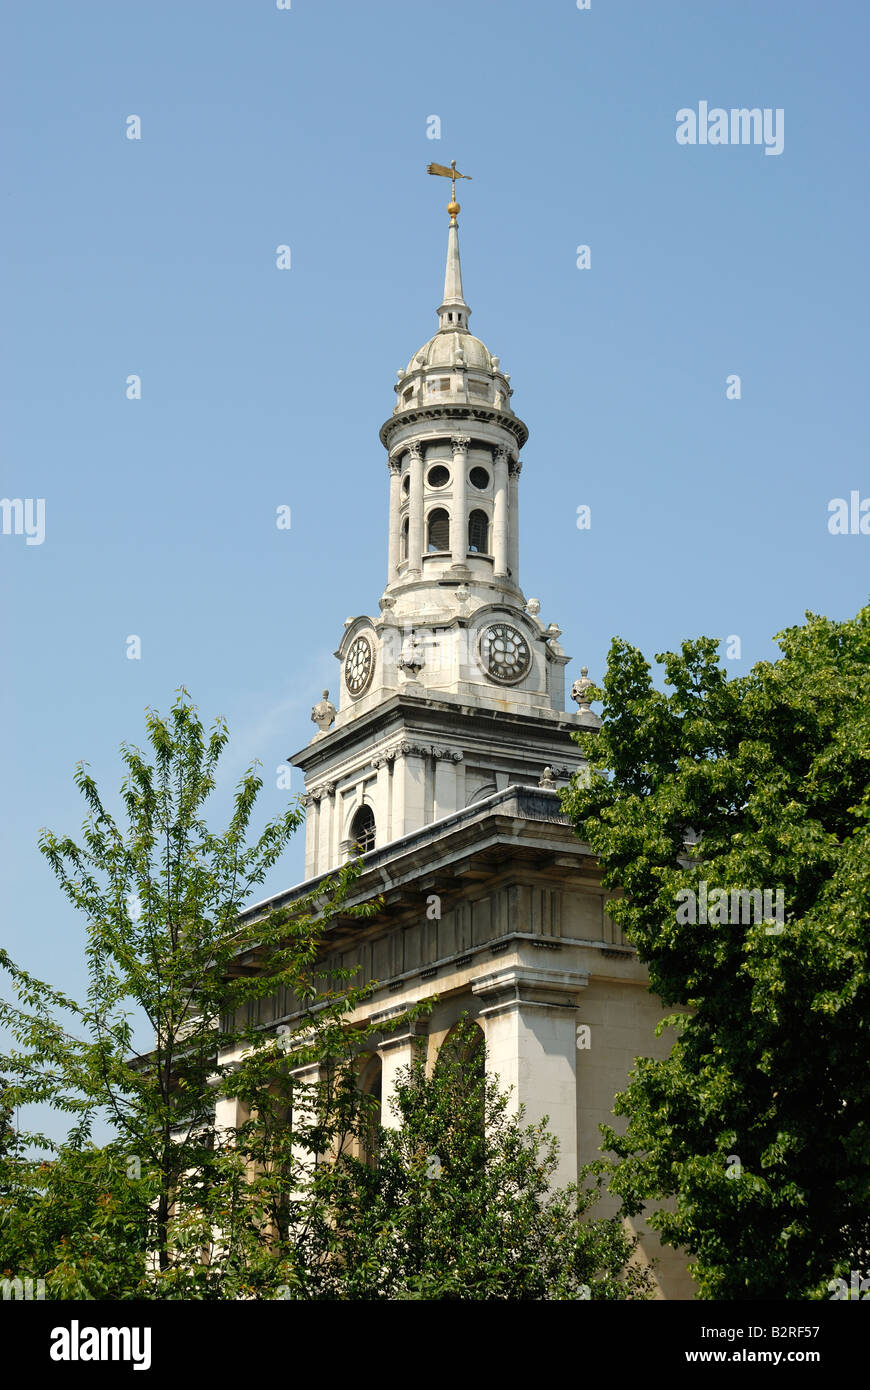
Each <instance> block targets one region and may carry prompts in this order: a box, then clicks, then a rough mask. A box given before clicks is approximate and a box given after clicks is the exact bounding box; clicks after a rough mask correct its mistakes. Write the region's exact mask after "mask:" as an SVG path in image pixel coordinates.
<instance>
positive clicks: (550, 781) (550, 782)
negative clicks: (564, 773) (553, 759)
mask: <svg viewBox="0 0 870 1390" xmlns="http://www.w3.org/2000/svg"><path fill="white" fill-rule="evenodd" d="M555 785H556V783H555V780H554V778H553V769H552V768H551V767H545V768H544V771H543V772H542V773H541V780H540V782H539V783H538V786H539V787H555Z"/></svg>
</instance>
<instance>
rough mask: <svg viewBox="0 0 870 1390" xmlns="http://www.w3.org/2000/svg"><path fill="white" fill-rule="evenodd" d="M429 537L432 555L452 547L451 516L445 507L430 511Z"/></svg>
mask: <svg viewBox="0 0 870 1390" xmlns="http://www.w3.org/2000/svg"><path fill="white" fill-rule="evenodd" d="M427 537H428V548H429V554H430V555H432V554H440V552H441V551H444V550H449V549H450V517H449V515H448V513H447V512H446V511H445V510H444V508H443V507H436V509H435V511H434V512H430V513H429V522H428V526H427Z"/></svg>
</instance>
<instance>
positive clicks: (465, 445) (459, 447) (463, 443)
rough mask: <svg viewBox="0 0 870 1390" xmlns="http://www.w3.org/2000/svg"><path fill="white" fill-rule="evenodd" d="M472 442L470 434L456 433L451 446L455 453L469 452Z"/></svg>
mask: <svg viewBox="0 0 870 1390" xmlns="http://www.w3.org/2000/svg"><path fill="white" fill-rule="evenodd" d="M470 444H471V435H470V434H454V435H453V436H452V438H451V440H450V447H451V449H452V450H453V452H454V454H467V453H468V449H469V446H470Z"/></svg>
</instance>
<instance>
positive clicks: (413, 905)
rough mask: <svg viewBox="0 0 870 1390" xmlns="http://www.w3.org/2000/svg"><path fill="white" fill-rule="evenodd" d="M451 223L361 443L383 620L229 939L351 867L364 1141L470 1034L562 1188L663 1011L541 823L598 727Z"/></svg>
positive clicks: (334, 934) (554, 820) (588, 1156)
mask: <svg viewBox="0 0 870 1390" xmlns="http://www.w3.org/2000/svg"><path fill="white" fill-rule="evenodd" d="M432 171H433V172H437V173H447V174H448V175H449V174H450V173H451V171H450V170H444V169H440V168H438V167H437V166H433V170H432ZM457 177H458V176H457ZM447 210H448V213H449V216H450V223H449V228H448V233H447V269H446V274H445V279H444V295H443V298H442V301H441V304H440V305H439V307H438V327H437V330H436V332H435V333H434V335H433V336H432V337H431V338H430V339H429V340H428V342H426V343H425V344H424V346H423V347H422V348H420V350H419V351H418V352H416V353H415V354H414V355H413V357H412V358H411V360H410V362H409V363H408V365H407V367H406V368H405V369H403V370H402V371H400V372H398V374H397V375H398V381H397V383H396V385H395V388H394V390H395V395H396V402H395V405H394V407H393V410H392V413H391V415H390V417H389V419H388V420H387V421H386V422H385V424H384V425H382V427H381V431H380V438H381V443H382V444H383V446H384V449H385V451H386V464H387V470H388V477H389V510H388V514H387V532H388V545H387V575H386V584H385V587H384V591H383V594H382V596H381V599H380V601H379V604H378V608H379V612H378V614H377V616H369V615H362V616H358V617H353V618H348V620H347V622H346V623H345V629H344V633H343V634H342V637H341V640H340V642H339V645H338V649H337V651H336V653H335V655H336V657H337V659H338V661H339V663H340V677H339V682H338V689H339V697H338V707H337V708H336V705H335V704H333V703H332V701H331V700H330V699H329V695H328V692H326V691H324V695H323V699H322V700H320V701H319V702H318V703H317V704H316V705H315V706H314V709H313V711H312V719H313V720H314V722H315V724H316V725H317V732H316V734H315V735H314V737H313V738H312V740H311V742H310V743H309V744H308V746H307V747H306V748H305V749H303V751H302V752H301V753H298V754H297V755H296V756H295V757H294V758H293V759H292V761H293V763H294V764H295V765H296V766H297V767H299V768H301V769H302V771H303V773H304V775H305V803H306V808H307V809H306V873H305V881H304V882H303V883H301V884H298V885H297V886H296V887H294V888H290V889H288V890H287V891H285V892H282V893H278V894H276V895H274V896H273V897H271V898H270V899H269V900H268V901H267V902H265V903H259V904H256V905H254V906H253V907H251V908H250V909H249V912H248V913H246V916H248V915H250V916H252V917H254V918H256V916H257V915H258V914H260V913H262V912H263V911H266V910H272V909H276V908H286V909H288V910H290V911H291V912H292V908H293V904H294V902H295V901H296V900H298V899H299V898H302V897H304V896H305V895H307V894H310V893H315V892H316V889H317V885H318V883H320V882H322V881H323V880H324V879H326V878H328V876H329V875H330V874H331V872H332V871H334V870H335V869H336V868H337V867H338V866H339V865H341V864H342V863H343V862H344V861H345V860H346V859H347V858H348V857H349V856H350V855H352V854H354V853H356V852H357V851H358V850H361V851H362V862H361V871H360V874H359V876H358V877H357V878H356V879H355V880H354V883H353V885H352V887H351V890H350V894H349V899H348V901H349V903H350V904H356V903H371V902H372V901H373V900H375V899H377V900H378V904H379V905H378V907H377V910H376V912H374V913H373V915H372V916H371V917H369V918H367V919H366V920H365V921H361V920H360V919H358V918H353V917H344V916H342V915H341V914H338V915H336V916H335V917H333V918H331V920H330V923H329V927H328V930H327V931H326V933H325V936H324V942H323V957H324V964H325V966H326V968H327V970H329V969H332V968H334V969H336V970H340V971H343V972H344V971H349V972H351V974H354V973H355V974H356V975H357V976H358V979H359V981H360V982H361V983H368V982H372V990H371V994H370V995H368V996H367V998H366V1000H365V1002H364V1003H363V1004H361V1005H360V1008H359V1011H358V1021H359V1022H360V1023H362V1022H364V1021H365V1022H367V1023H369V1024H370V1025H372V1026H373V1029H374V1033H373V1036H372V1039H371V1040H370V1041H369V1042H368V1043H367V1050H366V1053H365V1055H364V1056H362V1057H361V1058H360V1085H361V1086H362V1087H363V1089H367V1090H369V1091H370V1092H371V1093H372V1094H373V1095H378V1096H380V1098H381V1121H382V1123H383V1124H384V1125H391V1124H395V1123H397V1121H396V1118H395V1113H394V1112H393V1111H392V1110H391V1108H390V1099H391V1097H392V1095H393V1093H394V1091H395V1087H396V1084H397V1078H398V1077H399V1076H400V1075H401V1069H402V1068H403V1067H406V1066H408V1065H409V1063H410V1062H411V1061H412V1059H413V1057H414V1056H415V1055H419V1054H420V1052H421V1051H422V1052H423V1054H424V1055H425V1057H426V1061H427V1065H429V1066H433V1065H434V1064H435V1061H436V1059H437V1057H438V1055H439V1052H440V1049H441V1048H442V1047H443V1046H444V1044H445V1041H446V1040H447V1039H448V1038H450V1036H451V1034H452V1032H453V1030H454V1029H455V1028H456V1027H457V1024H458V1022H459V1020H460V1019H461V1018H462V1017H463V1015H467V1016H468V1017H470V1018H471V1019H473V1020H474V1022H475V1024H476V1025H477V1028H478V1030H479V1034H480V1042H481V1043H484V1044H485V1047H484V1053H485V1059H486V1061H485V1065H486V1068H487V1071H488V1073H489V1074H491V1075H492V1076H493V1077H494V1078H496V1079H497V1081H498V1084H499V1086H500V1087H501V1088H502V1089H504V1090H508V1091H509V1092H510V1096H511V1100H510V1104H511V1105H512V1106H513V1107H516V1106H520V1105H522V1106H524V1107H525V1115H526V1120H527V1122H529V1123H531V1122H534V1121H536V1120H539V1119H543V1118H544V1117H546V1120H547V1127H548V1129H549V1131H550V1133H551V1134H553V1135H554V1136H555V1137H556V1139H557V1140H558V1145H559V1160H558V1170H557V1174H556V1181H557V1183H558V1184H559V1185H560V1186H564V1185H566V1184H567V1183H569V1182H573V1181H576V1179H577V1176H578V1171H579V1169H580V1167H581V1166H582V1165H583V1164H585V1163H588V1162H590V1161H591V1160H593V1159H596V1158H599V1157H600V1149H599V1144H600V1139H601V1135H600V1129H599V1126H600V1125H601V1124H602V1123H608V1124H609V1123H612V1120H613V1097H614V1096H615V1095H616V1093H617V1092H618V1091H620V1090H623V1089H624V1088H625V1086H626V1082H627V1079H628V1076H629V1073H630V1071H631V1069H632V1067H633V1066H634V1062H635V1058H637V1057H641V1056H663V1055H665V1054H666V1053H667V1050H668V1047H669V1043H668V1040H667V1039H666V1038H662V1039H657V1038H656V1037H655V1025H656V1024H657V1023H658V1022H659V1021H660V1019H661V1018H662V1017H663V1012H664V1011H663V1009H662V1006H661V1002H660V1001H659V1000H658V999H657V998H656V997H655V996H654V995H652V994H651V993H650V991H649V988H648V984H649V981H648V977H647V973H646V970H645V968H644V966H643V965H642V963H641V962H640V961H639V960H638V958H637V952H636V951H635V950H634V948H633V947H632V946H631V945H630V944H629V943H628V942H626V941H625V939H624V937H623V936H622V933H621V931H620V929H619V927H618V926H617V925H616V923H614V922H613V920H612V918H611V917H610V915H609V913H608V898H609V895H608V893H607V891H606V890H605V889H604V888H603V886H602V883H601V872H600V869H599V866H598V864H597V863H596V861H595V859H594V856H593V855H592V853H591V851H590V848H589V846H588V845H585V844H583V843H582V842H581V841H580V840H579V838H578V837H577V835H576V834H575V833H574V828H573V826H572V825H571V822H570V821H569V819H568V817H567V816H566V815H565V814H564V813H563V812H562V809H561V805H560V800H559V796H558V787H559V786H560V785H565V783H566V782H567V781H568V779H569V777H570V775H571V773H572V771H573V770H574V769H576V768H579V767H580V765H581V762H582V759H581V754H580V750H579V748H578V747H577V745H576V744H575V743H574V742H573V740H572V738H571V734H572V733H573V732H574V731H575V730H577V729H581V728H586V729H594V728H597V727H600V721H599V720H598V718H597V717H596V716H595V715H594V714H593V713H592V711H591V709H590V704H589V699H588V691H589V687H590V685H591V681H589V680H588V678H587V676H586V671H585V668H584V670H583V674H582V676H581V678H580V679H579V680H577V681H575V683H574V686H573V689H572V691H571V696H572V699H573V700H574V701H575V702H576V703H577V705H578V706H579V708H578V709H577V710H576V711H572V712H568V711H566V710H565V709H564V707H563V706H564V703H565V701H564V693H565V692H564V671H565V665H566V663H567V661H568V658H567V657H566V656H565V653H564V651H563V649H562V647H561V645H560V642H559V638H560V636H561V633H560V630H559V628H558V627H557V626H556V624H555V623H550V624H549V625H548V626H547V625H545V624H544V622H543V621H542V619H541V618H540V616H539V610H540V604H539V603H538V602H537V601H536V600H535V599H533V598H530V599H528V600H527V599H526V598H525V596H524V593H523V591H522V589H521V588H520V570H519V555H520V545H519V538H520V525H519V514H520V487H519V482H520V476H521V475H520V455H521V451H522V449H523V447H524V446H525V443H526V440H527V438H528V430H527V429H526V426H525V425H524V424H523V422H522V420H521V419H520V418H519V417H518V416H517V415H516V414H515V412H514V409H513V405H512V399H513V397H512V390H511V382H510V377H509V376H508V374H507V373H506V372H505V371H504V370H503V369H502V366H501V363H500V360H499V358H498V357H493V356H492V354H491V353H490V351H489V349H488V348H487V347H486V346H485V345H484V343H483V342H482V341H481V340H480V339H479V338H477V337H475V336H474V335H473V334H472V332H471V329H470V328H469V318H470V314H471V310H470V309H469V307H468V304H467V303H466V300H465V291H464V288H463V283H462V273H461V268H460V261H459V230H458V216H459V206H458V204H457V202H456V197H455V191H454V194H453V196H452V197H451V201H450V203H449V205H448V209H447ZM534 472H535V470H534V467H530V468H529V470H528V473H529V482H531V483H532V485H534ZM345 978H346V977H345ZM424 1000H426V1001H429V1002H430V1003H431V1013H430V1014H429V1016H428V1017H424V1018H421V1019H418V1020H417V1021H415V1022H414V1024H413V1025H412V1026H410V1027H409V1026H408V1025H407V1023H406V1021H405V1020H406V1011H407V1009H408V1007H409V1006H410V1005H411V1004H414V1003H416V1002H419V1001H424ZM303 1013H304V1005H303V1002H302V1001H300V1000H299V999H296V998H295V997H293V996H291V995H289V994H288V993H287V992H281V996H280V997H276V998H275V999H274V1000H272V1001H271V1003H269V1004H267V1003H263V1004H262V1006H261V1009H260V1013H259V1021H260V1023H261V1024H262V1026H263V1027H268V1028H279V1027H280V1026H281V1025H282V1024H284V1023H287V1024H293V1022H294V1021H298V1020H299V1019H300V1018H301V1017H302V1016H303ZM394 1025H395V1026H394ZM221 1104H222V1105H225V1106H230V1105H231V1104H232V1103H231V1102H221ZM228 1113H229V1112H228ZM227 1122H229V1121H227ZM608 1200H609V1199H608ZM608 1210H610V1211H612V1210H613V1206H612V1205H611V1206H609V1207H608V1205H607V1202H605V1203H604V1204H603V1205H602V1207H600V1208H598V1214H600V1215H605V1214H607V1212H608ZM638 1232H639V1235H640V1237H641V1245H640V1248H639V1258H641V1259H643V1260H647V1259H649V1258H650V1257H652V1258H655V1259H658V1260H659V1262H660V1263H659V1266H658V1269H657V1271H656V1276H655V1277H656V1279H657V1282H658V1287H659V1291H660V1295H661V1296H662V1297H676V1298H688V1297H691V1296H692V1292H693V1290H692V1284H691V1281H690V1279H689V1277H688V1274H687V1272H686V1267H685V1259H684V1258H683V1257H681V1256H680V1255H679V1254H677V1253H676V1252H674V1251H670V1250H663V1249H662V1248H661V1246H660V1244H659V1242H658V1240H657V1238H656V1236H655V1235H654V1234H653V1233H651V1232H649V1231H646V1230H645V1229H644V1227H643V1223H640V1224H639V1226H638Z"/></svg>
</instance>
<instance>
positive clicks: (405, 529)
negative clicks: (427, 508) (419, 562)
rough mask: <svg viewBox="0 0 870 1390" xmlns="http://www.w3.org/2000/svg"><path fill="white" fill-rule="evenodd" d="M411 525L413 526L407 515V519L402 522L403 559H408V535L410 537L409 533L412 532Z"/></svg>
mask: <svg viewBox="0 0 870 1390" xmlns="http://www.w3.org/2000/svg"><path fill="white" fill-rule="evenodd" d="M410 527H411V523H410V521H409V520H408V518H407V517H405V520H404V521H403V522H402V549H401V556H402V559H403V560H407V558H408V537H409V534H410Z"/></svg>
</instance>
